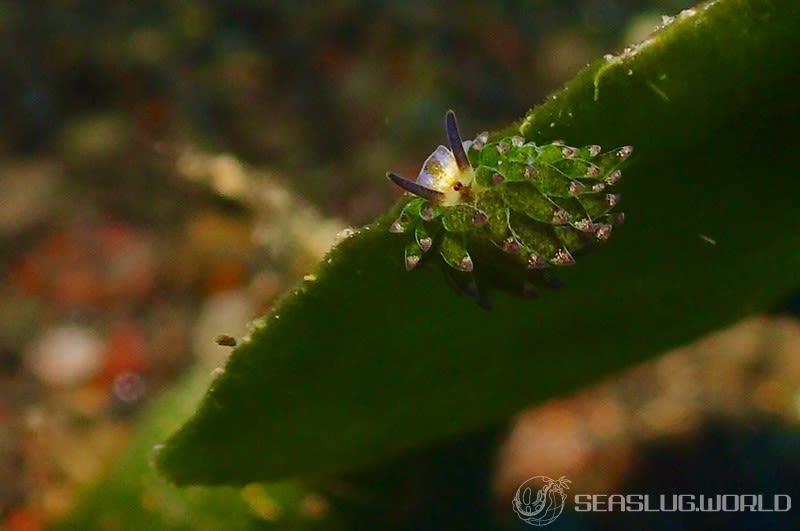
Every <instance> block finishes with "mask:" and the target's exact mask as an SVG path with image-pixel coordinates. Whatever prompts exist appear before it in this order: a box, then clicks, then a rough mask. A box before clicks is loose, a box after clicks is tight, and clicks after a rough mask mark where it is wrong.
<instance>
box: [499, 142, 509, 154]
mask: <svg viewBox="0 0 800 531" xmlns="http://www.w3.org/2000/svg"><path fill="white" fill-rule="evenodd" d="M508 148H509V145H508V142H506V141H505V140H501V141H500V142H498V143H497V152H498V153H500V154H501V155H505V154H506V153H508Z"/></svg>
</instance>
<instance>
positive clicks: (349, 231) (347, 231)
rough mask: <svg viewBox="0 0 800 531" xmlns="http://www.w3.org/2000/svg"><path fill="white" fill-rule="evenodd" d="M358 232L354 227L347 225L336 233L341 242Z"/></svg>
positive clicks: (337, 239) (338, 240)
mask: <svg viewBox="0 0 800 531" xmlns="http://www.w3.org/2000/svg"><path fill="white" fill-rule="evenodd" d="M355 233H356V230H355V229H354V228H352V227H345V228H344V229H342V230H340V231H339V232H338V233H336V241H337V242H341V241H343V240H346V239H347V238H349V237H351V236H352V235H353V234H355Z"/></svg>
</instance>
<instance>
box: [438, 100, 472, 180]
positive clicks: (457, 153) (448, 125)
mask: <svg viewBox="0 0 800 531" xmlns="http://www.w3.org/2000/svg"><path fill="white" fill-rule="evenodd" d="M444 127H445V129H446V130H447V142H448V143H449V144H450V151H452V152H453V156H454V157H455V159H456V164H458V169H459V170H461V171H465V170H468V169H469V168H470V164H469V159H468V158H467V152H466V151H464V142H463V141H462V140H461V135H460V134H458V124H457V123H456V113H454V112H453V111H447V114H445V116H444Z"/></svg>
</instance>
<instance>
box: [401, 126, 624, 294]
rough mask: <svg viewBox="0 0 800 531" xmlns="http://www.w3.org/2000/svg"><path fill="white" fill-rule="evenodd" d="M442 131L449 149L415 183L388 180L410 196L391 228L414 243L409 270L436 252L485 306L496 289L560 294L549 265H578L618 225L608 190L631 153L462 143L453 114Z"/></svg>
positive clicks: (511, 141) (514, 140)
mask: <svg viewBox="0 0 800 531" xmlns="http://www.w3.org/2000/svg"><path fill="white" fill-rule="evenodd" d="M445 129H446V131H447V138H448V143H449V145H450V147H449V148H447V147H444V146H439V147H437V148H436V150H434V152H433V153H432V154H431V155H430V156H429V157H428V159H427V160H426V161H425V163H424V164H423V165H422V169H421V170H420V172H419V176H418V177H417V179H416V181H411V180H409V179H406V178H404V177H401V176H399V175H396V174H393V173H388V174H387V177H388V178H389V179H390V180H391V181H392V182H394V183H395V184H397V185H398V186H400V187H401V188H403V189H404V190H406V191H407V192H409V193H410V194H412V195H413V196H414V197H413V198H412V199H411V200H410V201H408V202H407V203H406V204H405V206H404V208H403V210H402V211H401V213H400V216H399V217H398V218H397V220H396V221H395V222H394V223H393V224H392V225H391V228H390V231H391V232H395V233H401V234H404V235H408V236H410V237H409V238H408V241H407V243H406V249H405V266H406V269H409V270H410V269H414V268H415V267H417V265H418V264H419V263H420V262H421V261H423V260H424V259H425V257H426V256H429V255H431V254H435V253H431V251H435V252H437V253H438V254H439V255H441V257H442V259H443V260H444V262H445V263H446V264H447V265H448V266H449V268H446V269H447V270H448V271H446V272H447V273H448V277H449V278H450V279H451V280H452V281H453V282H454V283H455V285H456V287H457V288H458V289H459V290H461V291H463V292H465V293H468V294H470V295H472V296H475V297H476V298H478V301H479V303H481V304H482V305H484V306H486V305H488V299H487V295H486V293H487V290H488V288H490V287H499V288H502V289H506V290H508V291H511V292H513V293H517V294H520V295H527V296H529V295H535V294H536V292H537V289H536V288H537V287H540V286H544V287H554V286H555V285H556V284H558V281H557V279H556V278H555V277H554V276H553V275H552V274H549V273H548V271H547V270H546V269H545V268H548V267H549V266H551V265H552V266H564V265H570V264H573V263H575V259H574V255H576V254H578V253H579V252H585V251H586V250H588V249H590V248H592V247H594V246H596V245H597V244H598V243H601V242H603V241H605V240H606V239H608V237H609V236H610V235H611V231H612V228H613V226H614V225H616V224H618V223H620V222H621V221H622V219H623V215H622V213H614V212H613V208H614V206H615V205H616V204H617V202H618V201H619V196H618V195H617V194H614V193H612V191H611V189H612V188H613V186H614V185H615V184H616V183H617V182H618V181H619V180H620V177H621V173H620V169H619V167H620V165H621V164H622V163H623V162H624V161H625V160H626V159H627V158H628V157H630V155H631V153H632V152H633V148H632V147H631V146H624V147H621V148H618V149H614V150H612V151H608V152H603V151H602V149H601V148H600V146H597V145H590V146H586V147H582V148H577V147H571V146H567V145H565V144H564V143H563V142H560V141H554V142H551V143H549V144H543V145H537V144H535V143H533V142H526V141H525V139H524V138H522V137H521V136H512V137H506V138H500V139H496V140H492V141H489V135H488V134H487V133H485V132H484V133H481V134H479V135H478V136H477V137H476V138H475V140H472V141H467V142H463V141H462V140H461V136H460V135H459V132H458V126H457V124H456V117H455V114H454V113H453V111H448V112H447V114H446V115H445Z"/></svg>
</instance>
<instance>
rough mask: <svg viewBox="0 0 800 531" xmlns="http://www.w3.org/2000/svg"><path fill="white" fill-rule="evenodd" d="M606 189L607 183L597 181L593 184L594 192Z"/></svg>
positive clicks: (597, 192)
mask: <svg viewBox="0 0 800 531" xmlns="http://www.w3.org/2000/svg"><path fill="white" fill-rule="evenodd" d="M605 189H606V183H597V184H595V185H594V186H592V192H594V193H596V194H599V193H600V192H602V191H603V190H605Z"/></svg>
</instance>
